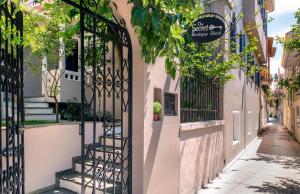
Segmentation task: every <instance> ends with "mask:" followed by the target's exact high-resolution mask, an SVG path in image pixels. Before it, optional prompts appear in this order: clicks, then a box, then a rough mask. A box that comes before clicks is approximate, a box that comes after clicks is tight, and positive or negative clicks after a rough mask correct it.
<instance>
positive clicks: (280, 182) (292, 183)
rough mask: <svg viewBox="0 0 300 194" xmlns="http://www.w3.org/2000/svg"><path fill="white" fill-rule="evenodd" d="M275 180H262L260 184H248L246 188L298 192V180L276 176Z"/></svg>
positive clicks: (299, 182) (261, 190) (257, 190)
mask: <svg viewBox="0 0 300 194" xmlns="http://www.w3.org/2000/svg"><path fill="white" fill-rule="evenodd" d="M276 179H277V180H276V181H273V182H264V183H263V184H262V185H261V186H249V187H248V188H251V189H255V192H259V193H300V181H298V180H294V179H290V178H285V177H276Z"/></svg>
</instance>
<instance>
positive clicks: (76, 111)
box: [62, 98, 81, 121]
mask: <svg viewBox="0 0 300 194" xmlns="http://www.w3.org/2000/svg"><path fill="white" fill-rule="evenodd" d="M80 112H81V109H80V104H79V103H78V100H77V99H76V98H73V99H72V100H68V104H67V108H66V109H65V110H63V111H62V114H63V118H64V119H66V120H69V121H80V120H81V115H80Z"/></svg>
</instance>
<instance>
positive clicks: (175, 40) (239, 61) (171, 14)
mask: <svg viewBox="0 0 300 194" xmlns="http://www.w3.org/2000/svg"><path fill="white" fill-rule="evenodd" d="M129 2H132V3H133V4H134V8H133V9H132V20H131V23H132V25H133V26H134V28H135V31H136V33H137V36H138V38H139V43H140V45H141V47H142V56H143V57H144V59H145V61H146V62H147V63H150V64H151V63H154V62H155V60H156V59H157V57H163V58H165V59H166V61H165V69H166V71H167V72H168V73H169V74H170V75H171V77H172V78H175V76H176V73H177V70H179V71H180V73H181V75H182V76H186V75H188V74H187V72H192V71H193V70H195V69H198V70H200V71H201V72H203V73H205V74H206V75H208V76H210V77H214V76H218V77H219V78H220V80H221V82H223V83H224V82H225V81H227V80H229V79H231V78H232V75H231V74H230V70H232V69H236V68H243V67H244V66H249V67H250V65H249V63H247V62H246V61H245V60H244V59H245V53H251V52H253V51H254V50H255V49H256V47H255V44H251V43H250V46H248V47H247V49H245V51H244V52H243V53H235V52H231V51H228V50H226V49H225V48H224V47H223V45H224V43H225V42H227V43H228V42H229V41H230V40H226V38H224V37H223V38H222V39H220V40H218V41H214V42H212V43H207V44H196V43H194V42H193V41H192V40H191V38H190V37H189V35H188V34H187V30H188V29H189V28H190V27H191V26H192V24H193V22H194V21H195V20H196V19H197V18H198V17H199V14H201V13H203V12H204V7H203V5H202V1H201V0H187V1H180V0H176V1H169V0H161V1H145V0H131V1H129ZM240 15H241V17H242V14H240ZM237 37H238V36H237ZM237 37H234V38H237ZM252 41H254V40H252ZM224 54H225V57H226V58H227V59H224ZM251 68H252V67H251ZM249 72H251V73H253V71H249Z"/></svg>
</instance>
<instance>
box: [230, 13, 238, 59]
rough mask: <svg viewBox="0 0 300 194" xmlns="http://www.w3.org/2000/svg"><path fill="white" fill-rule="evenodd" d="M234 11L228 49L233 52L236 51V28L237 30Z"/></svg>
mask: <svg viewBox="0 0 300 194" xmlns="http://www.w3.org/2000/svg"><path fill="white" fill-rule="evenodd" d="M236 22H237V21H236V17H235V13H234V14H233V16H232V21H231V25H230V49H231V51H232V52H233V53H236V30H237V23H236Z"/></svg>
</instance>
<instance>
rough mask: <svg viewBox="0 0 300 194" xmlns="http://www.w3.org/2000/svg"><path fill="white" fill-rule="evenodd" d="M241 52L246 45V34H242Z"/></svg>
mask: <svg viewBox="0 0 300 194" xmlns="http://www.w3.org/2000/svg"><path fill="white" fill-rule="evenodd" d="M239 38H240V53H242V52H243V51H244V49H245V47H246V36H245V34H240V36H239Z"/></svg>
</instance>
